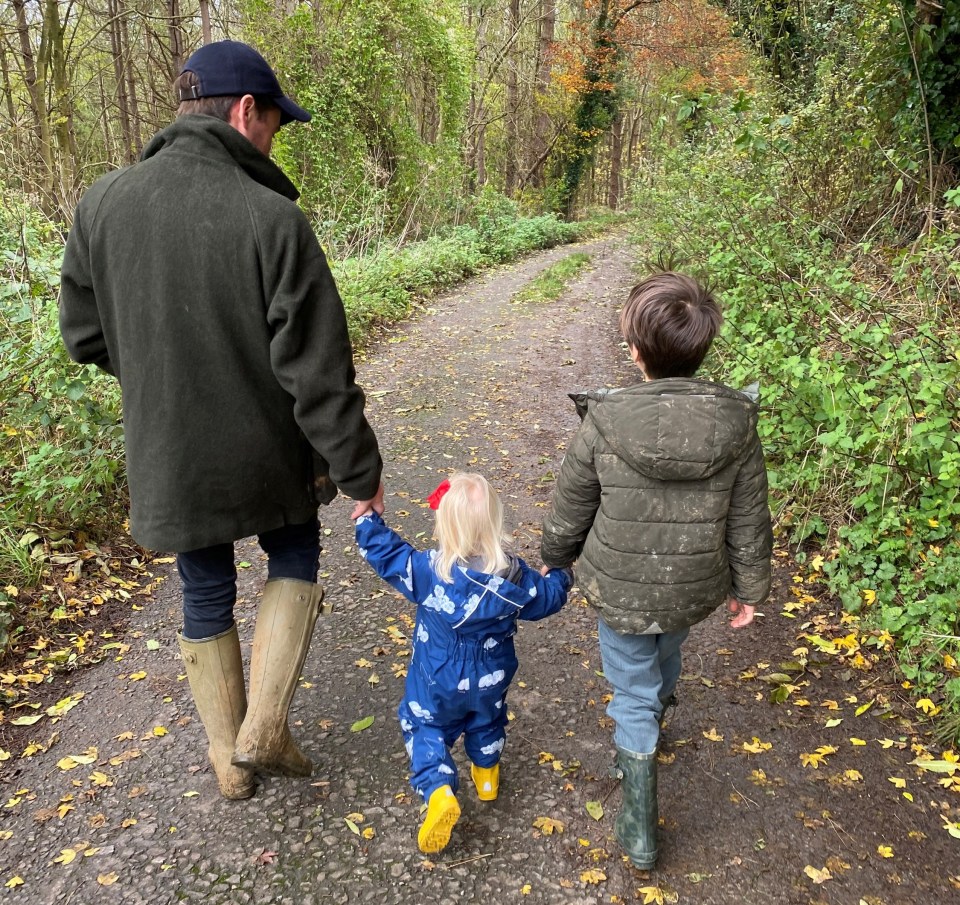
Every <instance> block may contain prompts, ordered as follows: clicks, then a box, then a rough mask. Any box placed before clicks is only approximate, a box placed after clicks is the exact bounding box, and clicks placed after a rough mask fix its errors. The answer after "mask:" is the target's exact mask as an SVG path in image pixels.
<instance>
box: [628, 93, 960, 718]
mask: <svg viewBox="0 0 960 905" xmlns="http://www.w3.org/2000/svg"><path fill="white" fill-rule="evenodd" d="M714 127H715V130H716V131H715V133H714V137H713V138H712V139H711V140H704V141H701V142H700V143H699V144H698V145H697V146H693V145H689V144H684V145H681V146H679V147H670V146H669V145H664V146H661V147H658V148H657V152H658V155H659V156H658V158H657V161H656V165H653V164H651V165H650V167H649V169H648V170H647V171H646V172H645V173H644V174H643V178H642V179H641V180H639V182H638V184H637V188H636V196H635V199H634V200H635V203H636V207H637V209H638V210H641V211H643V217H642V218H640V219H638V220H637V226H636V234H637V239H638V241H639V242H641V243H642V244H643V245H644V246H645V247H648V248H652V249H655V250H662V251H666V252H672V253H673V254H674V256H675V257H677V258H678V259H679V260H686V261H688V262H689V268H688V269H691V270H693V271H694V272H699V273H700V275H701V276H704V277H706V278H707V279H709V281H711V282H712V283H713V284H714V285H715V286H716V287H717V289H718V291H719V294H720V296H721V298H722V301H723V304H724V309H725V316H726V324H725V328H724V332H723V335H722V338H721V341H720V342H719V343H718V344H717V347H716V349H715V352H714V353H713V355H712V357H711V359H710V361H709V368H710V370H711V371H712V372H713V373H714V374H715V375H716V376H717V377H718V379H721V380H724V381H725V382H728V383H730V384H732V385H735V386H743V385H746V384H748V383H751V382H753V381H754V380H759V381H760V383H761V393H762V404H763V416H762V419H761V435H762V438H763V441H764V445H765V448H766V450H767V453H768V457H769V465H770V479H771V486H772V488H773V490H774V493H775V497H776V505H777V507H778V514H779V522H780V525H781V526H783V527H784V528H785V529H786V531H787V532H788V533H789V536H790V538H791V539H792V540H793V541H794V542H797V543H799V542H802V541H805V540H807V539H813V540H816V541H817V542H818V543H820V544H822V545H823V547H824V550H825V558H826V561H825V564H824V567H823V571H824V574H825V576H826V579H827V581H828V584H829V587H830V589H831V590H832V591H834V592H835V593H837V594H838V595H839V596H840V598H841V600H842V601H843V603H844V605H845V606H846V607H847V609H849V610H851V611H858V612H860V613H861V614H862V615H863V617H864V619H865V620H866V625H867V626H868V627H873V628H874V629H875V630H876V631H878V632H883V631H887V632H889V633H890V634H891V635H893V636H894V637H895V638H896V640H897V644H898V647H899V650H900V654H901V665H902V667H903V670H904V673H905V675H906V676H907V678H908V679H909V680H910V681H912V682H914V683H916V684H917V685H919V686H920V687H922V688H923V689H924V690H925V691H926V692H928V693H936V694H940V695H942V696H943V698H944V699H945V701H946V703H947V704H948V706H949V707H951V708H952V709H954V710H960V679H958V673H957V671H956V668H955V663H956V661H960V650H958V636H960V624H958V620H960V616H958V612H960V610H958V607H957V604H956V593H957V588H958V587H960V339H958V337H960V295H958V290H957V286H958V278H960V258H958V254H957V252H958V249H960V234H958V233H955V232H950V231H940V232H935V233H933V234H931V235H929V236H927V237H925V238H923V239H922V240H921V241H918V242H916V243H914V245H912V246H910V247H909V248H907V249H904V248H902V247H900V246H898V244H897V241H898V237H897V235H896V234H895V233H892V232H891V233H888V234H887V236H886V242H884V241H882V240H883V238H884V237H883V234H882V233H876V234H875V236H874V237H872V238H871V240H870V241H860V242H842V241H840V240H839V238H838V236H837V232H836V229H835V223H828V224H826V225H825V224H824V223H823V222H822V220H821V219H820V218H819V217H818V216H815V212H813V211H812V210H811V209H810V207H809V206H808V204H807V201H808V199H806V198H804V191H805V189H806V186H805V185H803V184H800V185H798V184H797V182H796V170H795V169H794V168H793V167H791V166H790V165H789V160H788V158H784V157H783V156H782V149H781V151H777V152H773V151H771V150H770V149H771V148H773V147H774V146H775V144H776V142H777V141H778V134H779V132H780V130H781V126H780V125H779V124H778V123H776V122H771V121H770V119H769V118H767V119H766V121H763V120H761V119H759V118H758V119H754V120H753V121H751V122H748V123H744V121H743V118H742V117H739V116H737V115H735V114H730V113H726V114H725V113H724V112H723V111H715V119H714ZM811 128H812V129H815V125H812V126H811ZM744 134H750V135H752V136H753V137H754V139H755V141H751V142H744V141H743V135H744ZM815 137H816V133H815V132H814V134H812V135H810V134H808V135H806V136H804V139H803V140H804V141H805V142H806V143H809V142H811V141H812V140H813V139H815ZM759 139H762V142H760V141H759ZM838 166H839V165H838Z"/></svg>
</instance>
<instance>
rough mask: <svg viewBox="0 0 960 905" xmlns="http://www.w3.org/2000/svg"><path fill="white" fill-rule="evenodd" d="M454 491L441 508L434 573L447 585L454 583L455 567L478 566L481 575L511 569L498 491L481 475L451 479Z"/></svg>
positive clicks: (444, 498)
mask: <svg viewBox="0 0 960 905" xmlns="http://www.w3.org/2000/svg"><path fill="white" fill-rule="evenodd" d="M448 480H449V481H450V489H449V490H448V491H447V492H446V493H445V494H444V496H443V498H442V499H441V500H440V505H439V507H438V508H437V526H436V538H437V544H438V546H439V554H438V556H437V558H436V561H435V562H434V566H433V568H434V571H435V572H436V573H437V575H438V576H439V577H440V578H441V579H442V580H443V581H451V580H452V579H453V567H454V566H455V565H467V564H468V563H470V562H476V564H477V569H478V571H480V572H489V573H491V574H492V573H494V572H499V571H500V570H501V569H505V568H506V567H507V566H508V565H509V562H510V561H509V559H508V558H507V554H506V553H505V552H504V550H503V548H504V545H505V544H507V543H508V538H507V536H506V534H504V530H503V507H502V506H501V505H500V498H499V497H498V496H497V494H496V491H494V489H493V488H492V487H491V486H490V485H489V484H488V483H487V480H486V478H484V477H483V476H482V475H478V474H467V473H463V472H457V473H455V474H452V475H450V477H449V479H448Z"/></svg>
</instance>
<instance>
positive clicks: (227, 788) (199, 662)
mask: <svg viewBox="0 0 960 905" xmlns="http://www.w3.org/2000/svg"><path fill="white" fill-rule="evenodd" d="M177 638H178V640H179V641H180V654H181V655H182V657H183V663H184V665H185V666H186V669H187V679H188V680H189V682H190V690H191V691H192V692H193V700H194V703H195V704H196V706H197V712H198V713H199V714H200V721H201V722H202V723H203V728H204V729H205V730H206V731H207V739H208V740H209V742H210V747H209V749H208V750H207V754H208V756H209V758H210V763H211V764H212V765H213V769H214V772H215V773H216V774H217V782H218V783H219V784H220V794H221V795H223V797H224V798H232V799H239V798H249V797H250V796H251V795H253V793H254V792H255V791H256V785H255V783H254V780H253V772H252V771H250V770H245V769H243V768H241V767H235V766H233V765H232V764H231V762H230V759H231V756H232V755H233V746H234V743H235V742H236V738H237V731H238V730H239V729H240V724H241V723H242V722H243V717H244V714H245V713H246V710H247V696H246V694H245V693H244V689H243V661H242V660H241V659H240V639H239V637H238V636H237V627H236V626H235V625H234V626H233V627H232V628H230V629H229V630H228V631H226V632H222V633H221V634H219V635H214V636H213V637H212V638H202V639H200V640H199V641H193V640H191V639H189V638H184V637H183V635H178V636H177Z"/></svg>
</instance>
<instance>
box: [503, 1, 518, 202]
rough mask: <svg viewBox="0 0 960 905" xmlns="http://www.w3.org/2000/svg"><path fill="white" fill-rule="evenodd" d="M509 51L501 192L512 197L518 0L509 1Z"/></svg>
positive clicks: (514, 150)
mask: <svg viewBox="0 0 960 905" xmlns="http://www.w3.org/2000/svg"><path fill="white" fill-rule="evenodd" d="M508 28H509V31H510V37H509V41H510V49H509V51H508V52H507V111H506V112H507V122H506V126H507V134H506V138H507V140H506V154H505V159H504V166H503V191H504V194H506V195H512V194H513V191H514V189H515V188H516V187H517V146H518V144H519V141H520V122H519V119H520V101H519V97H520V92H519V89H518V79H517V70H518V68H519V65H520V60H519V51H518V49H517V43H518V42H517V35H518V33H519V31H520V0H510V18H509V21H508Z"/></svg>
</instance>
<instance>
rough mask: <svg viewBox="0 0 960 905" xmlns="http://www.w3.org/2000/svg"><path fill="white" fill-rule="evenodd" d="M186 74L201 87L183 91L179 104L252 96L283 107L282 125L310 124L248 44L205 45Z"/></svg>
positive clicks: (193, 57) (267, 66) (222, 43)
mask: <svg viewBox="0 0 960 905" xmlns="http://www.w3.org/2000/svg"><path fill="white" fill-rule="evenodd" d="M183 71H184V72H192V73H193V74H194V75H195V76H196V77H197V79H198V81H199V83H200V84H199V85H197V86H195V87H193V88H181V89H180V97H179V98H178V100H180V101H192V100H196V99H197V98H201V97H223V96H225V95H226V96H232V97H242V96H243V95H244V94H252V95H254V96H257V97H267V98H270V100H272V101H273V102H274V103H275V104H276V105H277V106H278V107H279V108H280V125H281V126H283V125H286V124H287V123H289V122H291V121H293V120H297V121H299V122H301V123H308V122H310V114H309V113H307V111H306V110H304V109H303V107H299V106H297V104H295V103H294V102H293V101H292V100H290V98H289V97H287V96H286V95H285V94H284V93H283V91H282V90H281V88H280V82H278V81H277V77H276V75H275V74H274V72H273V70H272V69H271V68H270V64H269V63H268V62H267V61H266V60H265V59H264V58H263V57H262V56H260V54H259V53H257V51H255V50H254V49H253V48H252V47H250V46H249V45H248V44H243V43H241V42H240V41H215V42H214V43H212V44H204V45H203V47H201V48H200V49H199V50H197V51H196V52H195V53H194V54H193V56H191V57H190V59H189V60H187V62H186V63H185V64H184V67H183Z"/></svg>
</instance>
